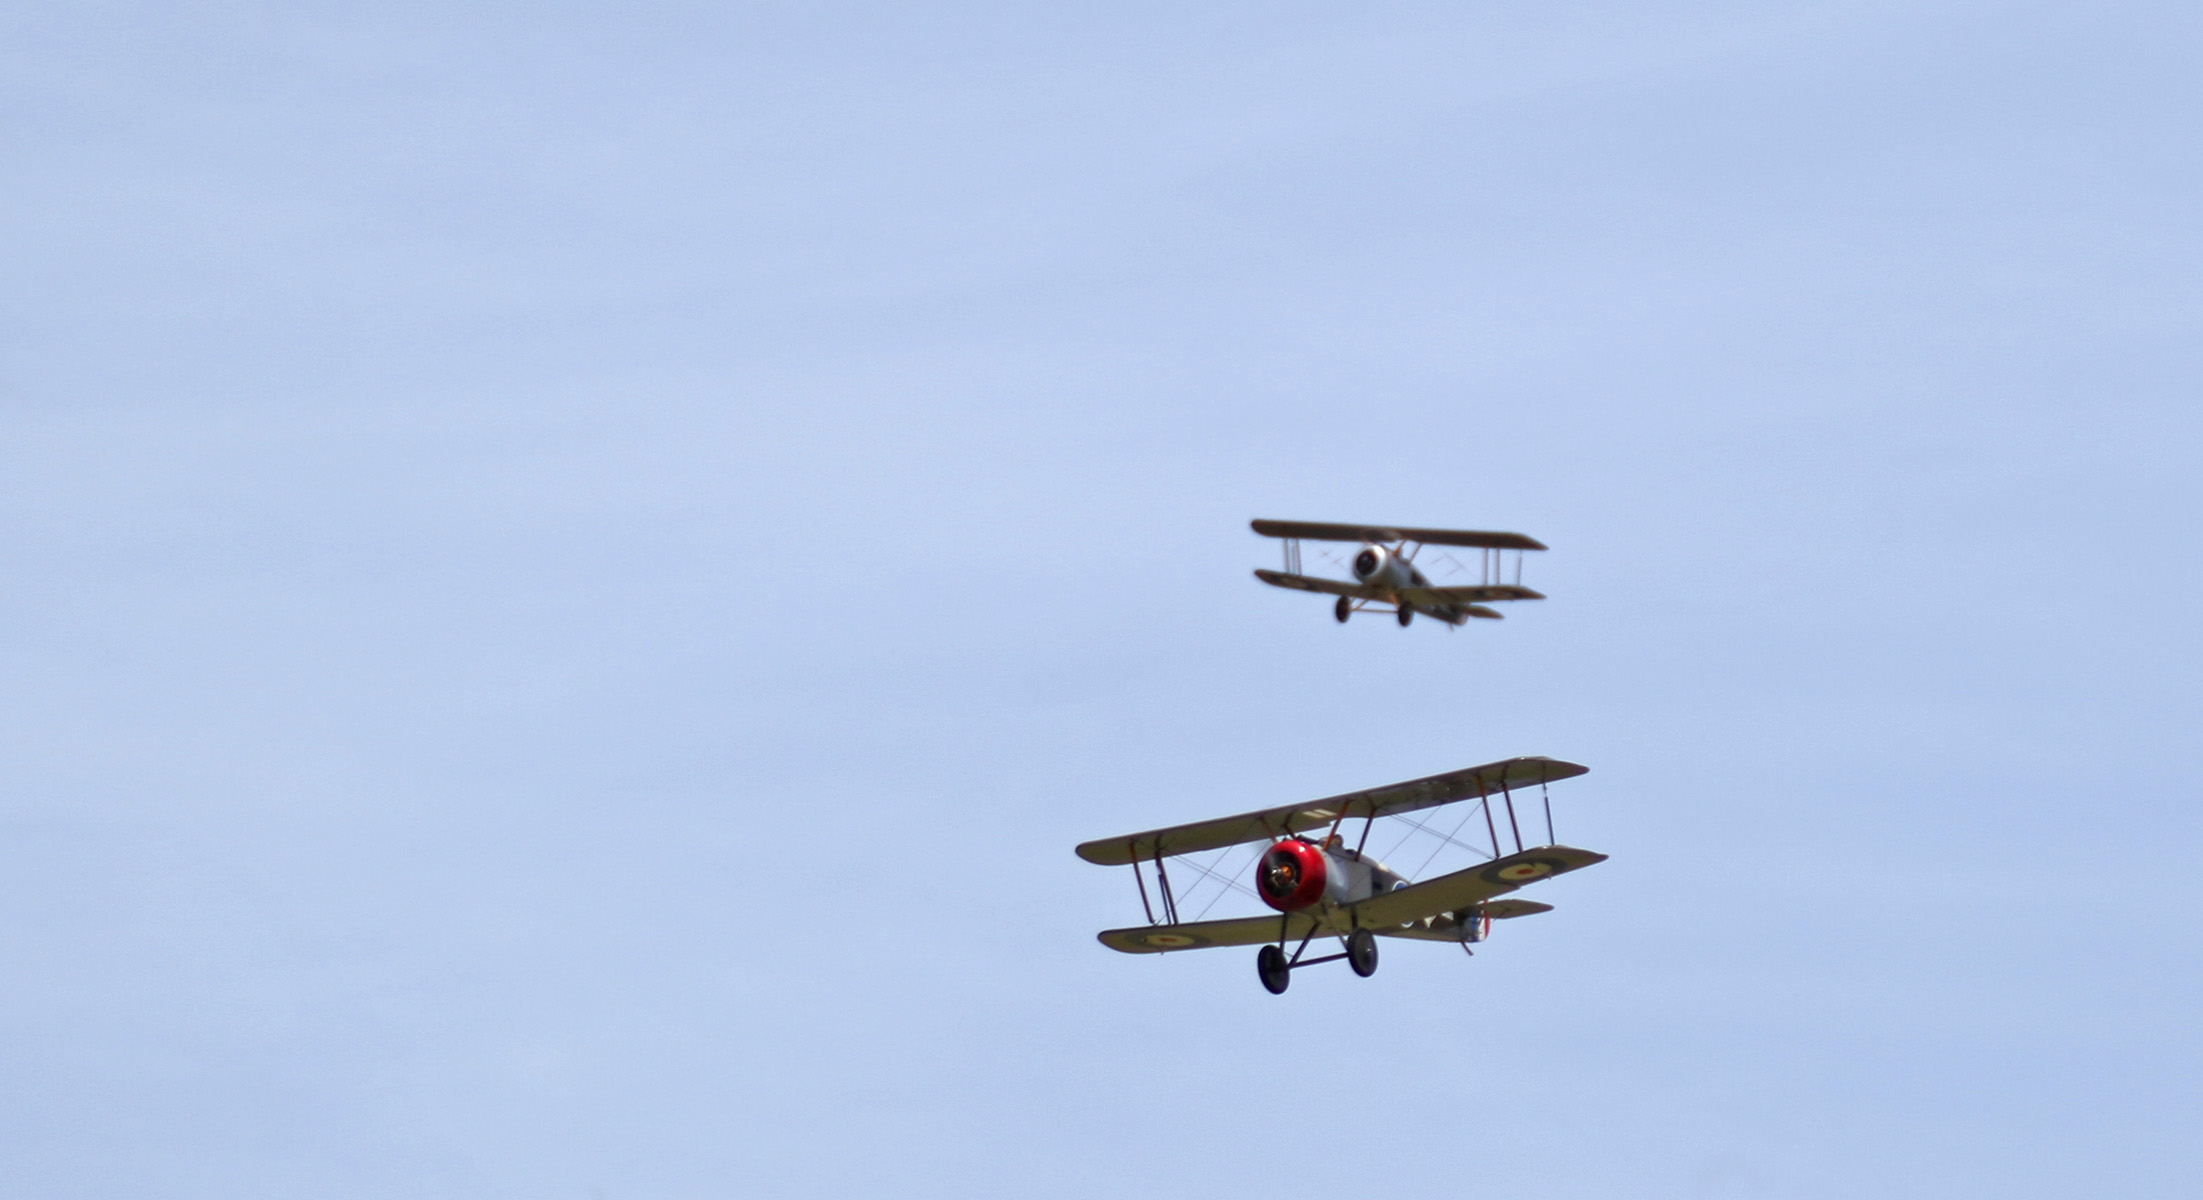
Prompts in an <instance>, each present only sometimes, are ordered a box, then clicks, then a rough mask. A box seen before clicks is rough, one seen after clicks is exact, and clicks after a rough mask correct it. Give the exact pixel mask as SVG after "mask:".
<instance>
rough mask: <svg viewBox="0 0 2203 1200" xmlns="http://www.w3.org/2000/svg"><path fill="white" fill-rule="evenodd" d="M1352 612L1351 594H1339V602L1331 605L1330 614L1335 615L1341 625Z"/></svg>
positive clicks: (1352, 601) (1352, 600) (1352, 599)
mask: <svg viewBox="0 0 2203 1200" xmlns="http://www.w3.org/2000/svg"><path fill="white" fill-rule="evenodd" d="M1353 614H1354V598H1353V597H1352V596H1341V597H1339V602H1338V603H1337V604H1334V605H1332V606H1331V615H1332V616H1334V617H1337V618H1338V619H1339V624H1341V625H1344V624H1346V618H1348V617H1350V616H1352V615H1353Z"/></svg>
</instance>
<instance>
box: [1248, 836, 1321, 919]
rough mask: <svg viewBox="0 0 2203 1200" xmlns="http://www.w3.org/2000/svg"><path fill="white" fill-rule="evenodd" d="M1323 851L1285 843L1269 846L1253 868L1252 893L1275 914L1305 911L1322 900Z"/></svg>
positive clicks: (1297, 843) (1298, 844)
mask: <svg viewBox="0 0 2203 1200" xmlns="http://www.w3.org/2000/svg"><path fill="white" fill-rule="evenodd" d="M1323 877H1324V866H1323V851H1321V850H1318V849H1316V848H1315V847H1314V846H1311V845H1309V844H1308V843H1306V842H1302V841H1295V840H1293V839H1290V838H1288V839H1286V840H1285V841H1282V842H1278V843H1277V844H1276V845H1273V846H1271V847H1270V848H1269V849H1268V850H1266V851H1264V852H1263V854H1262V860H1261V861H1260V862H1257V863H1256V864H1255V869H1254V882H1255V890H1256V891H1258V892H1260V893H1262V902H1263V903H1264V904H1267V905H1269V906H1270V907H1271V908H1274V909H1276V910H1278V911H1279V912H1292V911H1294V910H1296V909H1302V908H1306V907H1308V906H1309V905H1311V904H1314V903H1315V902H1316V901H1318V900H1320V899H1322V898H1323Z"/></svg>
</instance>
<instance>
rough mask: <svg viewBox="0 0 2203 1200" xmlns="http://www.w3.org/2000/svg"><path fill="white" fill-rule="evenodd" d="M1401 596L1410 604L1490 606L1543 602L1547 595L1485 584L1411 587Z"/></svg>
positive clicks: (1404, 589) (1519, 588) (1502, 585)
mask: <svg viewBox="0 0 2203 1200" xmlns="http://www.w3.org/2000/svg"><path fill="white" fill-rule="evenodd" d="M1400 596H1401V598H1402V599H1405V600H1406V601H1407V602H1408V603H1410V604H1434V605H1435V604H1488V603H1492V602H1495V601H1500V600H1543V599H1545V593H1543V592H1533V591H1531V590H1530V589H1529V588H1526V587H1515V586H1513V585H1511V584H1501V583H1494V584H1484V585H1481V586H1478V587H1411V588H1401V589H1400Z"/></svg>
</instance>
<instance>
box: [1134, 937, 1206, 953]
mask: <svg viewBox="0 0 2203 1200" xmlns="http://www.w3.org/2000/svg"><path fill="white" fill-rule="evenodd" d="M1140 944H1141V945H1143V946H1153V947H1155V948H1156V949H1157V950H1187V949H1191V948H1192V947H1195V946H1206V945H1208V944H1209V940H1208V939H1207V938H1205V937H1195V936H1194V935H1193V934H1190V933H1150V934H1144V935H1142V936H1141V938H1140Z"/></svg>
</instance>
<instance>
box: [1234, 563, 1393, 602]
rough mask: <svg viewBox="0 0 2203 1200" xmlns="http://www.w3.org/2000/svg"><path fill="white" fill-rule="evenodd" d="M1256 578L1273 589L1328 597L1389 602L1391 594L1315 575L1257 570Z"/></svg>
mask: <svg viewBox="0 0 2203 1200" xmlns="http://www.w3.org/2000/svg"><path fill="white" fill-rule="evenodd" d="M1254 577H1255V578H1256V579H1259V580H1261V581H1262V582H1264V583H1267V584H1269V585H1270V586H1271V587H1281V588H1292V589H1294V590H1295V591H1302V592H1322V593H1324V594H1325V595H1328V596H1352V597H1354V598H1355V599H1356V600H1389V599H1391V598H1392V594H1391V593H1390V592H1381V591H1379V590H1377V589H1376V588H1373V587H1364V586H1363V585H1361V584H1358V583H1346V582H1343V581H1341V580H1337V579H1318V578H1316V577H1315V576H1313V575H1288V574H1286V573H1285V572H1283V571H1265V570H1263V569H1262V568H1260V567H1257V568H1255V573H1254Z"/></svg>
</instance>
